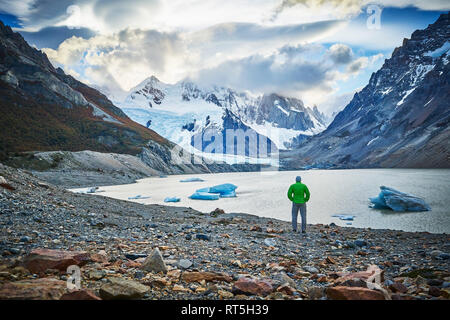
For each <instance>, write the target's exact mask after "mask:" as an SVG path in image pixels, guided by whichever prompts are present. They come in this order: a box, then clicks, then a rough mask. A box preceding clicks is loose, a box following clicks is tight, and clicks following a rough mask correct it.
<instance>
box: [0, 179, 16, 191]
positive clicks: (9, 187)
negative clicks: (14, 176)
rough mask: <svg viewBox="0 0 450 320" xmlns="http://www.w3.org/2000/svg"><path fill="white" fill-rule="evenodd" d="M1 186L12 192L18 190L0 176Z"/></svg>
mask: <svg viewBox="0 0 450 320" xmlns="http://www.w3.org/2000/svg"><path fill="white" fill-rule="evenodd" d="M0 186H1V187H3V188H5V189H8V190H11V191H13V190H16V188H14V187H13V186H12V185H10V184H9V183H8V182H7V181H6V179H5V178H3V177H2V176H0Z"/></svg>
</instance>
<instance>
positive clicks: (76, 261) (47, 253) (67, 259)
mask: <svg viewBox="0 0 450 320" xmlns="http://www.w3.org/2000/svg"><path fill="white" fill-rule="evenodd" d="M89 261H90V255H89V253H87V252H85V251H64V250H52V249H35V250H33V251H31V253H30V254H29V255H28V256H26V257H25V259H24V261H23V264H24V266H25V268H27V269H28V270H30V272H33V273H43V272H45V271H46V270H48V269H57V270H60V271H66V270H67V267H68V266H71V265H77V266H83V265H85V264H86V263H87V262H89Z"/></svg>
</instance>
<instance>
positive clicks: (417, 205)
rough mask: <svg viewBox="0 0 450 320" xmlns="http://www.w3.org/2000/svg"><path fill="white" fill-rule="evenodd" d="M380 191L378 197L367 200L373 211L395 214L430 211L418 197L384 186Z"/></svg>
mask: <svg viewBox="0 0 450 320" xmlns="http://www.w3.org/2000/svg"><path fill="white" fill-rule="evenodd" d="M380 189H381V192H380V194H379V195H378V197H374V198H369V200H370V202H372V208H374V209H391V210H393V211H396V212H405V211H430V210H431V207H430V206H429V205H428V204H427V203H426V202H425V200H423V199H421V198H419V197H416V196H413V195H411V194H408V193H403V192H400V191H398V190H395V189H392V188H389V187H385V186H381V187H380Z"/></svg>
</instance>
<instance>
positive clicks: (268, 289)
mask: <svg viewBox="0 0 450 320" xmlns="http://www.w3.org/2000/svg"><path fill="white" fill-rule="evenodd" d="M272 292H273V287H272V284H270V283H269V282H268V281H265V280H258V279H251V278H247V277H241V278H240V279H239V280H238V281H236V282H235V283H234V285H233V293H234V294H239V293H243V294H250V295H258V296H266V295H268V294H270V293H272Z"/></svg>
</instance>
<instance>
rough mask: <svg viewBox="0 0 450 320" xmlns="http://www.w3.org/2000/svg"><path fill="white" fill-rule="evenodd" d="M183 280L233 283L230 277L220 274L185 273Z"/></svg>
mask: <svg viewBox="0 0 450 320" xmlns="http://www.w3.org/2000/svg"><path fill="white" fill-rule="evenodd" d="M181 279H182V280H183V281H186V282H200V281H203V280H204V281H207V282H212V281H225V282H231V281H233V278H231V277H230V276H229V275H227V274H225V273H218V272H198V271H193V272H183V274H182V276H181Z"/></svg>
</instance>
